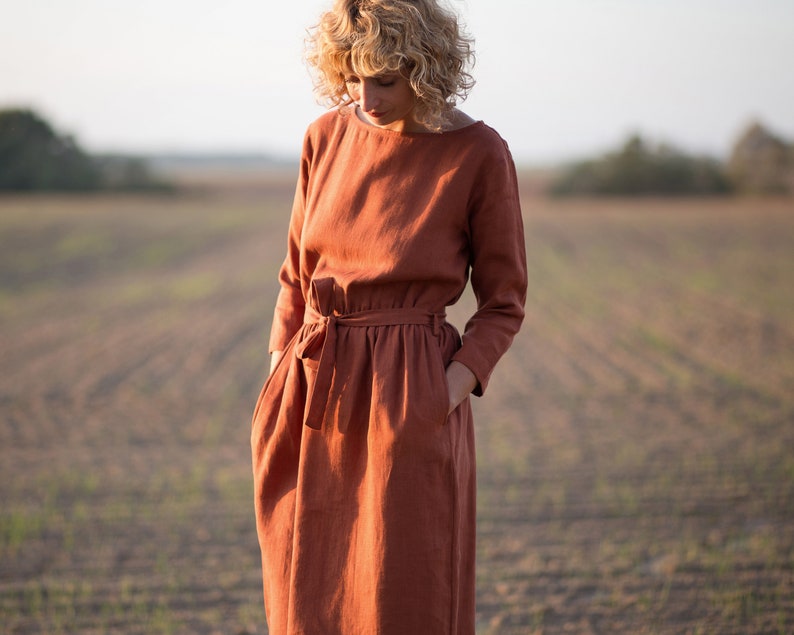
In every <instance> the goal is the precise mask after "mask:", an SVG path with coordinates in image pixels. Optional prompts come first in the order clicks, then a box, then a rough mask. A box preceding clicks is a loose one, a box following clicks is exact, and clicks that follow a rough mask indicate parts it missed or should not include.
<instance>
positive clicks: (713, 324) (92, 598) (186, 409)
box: [0, 181, 794, 635]
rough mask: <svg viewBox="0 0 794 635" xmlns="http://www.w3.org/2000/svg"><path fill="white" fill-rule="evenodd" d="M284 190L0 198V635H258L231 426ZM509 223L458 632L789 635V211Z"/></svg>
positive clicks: (640, 205) (587, 213)
mask: <svg viewBox="0 0 794 635" xmlns="http://www.w3.org/2000/svg"><path fill="white" fill-rule="evenodd" d="M238 185H239V184H238ZM291 190H292V186H291V184H290V183H283V184H282V183H279V182H277V181H273V182H271V183H270V185H268V186H266V187H260V188H253V189H250V188H249V189H244V188H239V187H229V188H225V189H224V190H223V191H205V192H203V193H197V194H193V195H184V196H175V197H172V198H151V197H148V198H147V197H132V196H130V197H28V198H16V197H13V198H8V197H6V198H2V199H0V503H1V504H2V509H1V510H0V632H3V633H14V634H17V633H19V634H23V633H24V634H27V633H48V634H54V633H96V634H99V633H141V634H144V633H145V634H152V633H179V634H182V633H184V634H191V633H197V634H207V635H209V634H215V633H218V634H233V635H242V634H254V633H257V634H264V633H266V628H265V626H264V612H263V610H262V605H261V587H260V585H261V583H260V572H259V556H258V547H257V542H256V536H255V530H254V521H253V504H252V487H251V476H250V454H249V448H248V435H249V431H250V415H251V411H252V409H253V405H254V401H255V399H256V397H257V394H258V391H259V387H260V385H261V382H262V381H263V379H264V376H265V372H266V366H267V360H266V358H267V355H266V341H267V333H268V327H269V318H270V311H271V308H272V303H273V300H274V297H275V292H276V282H275V274H276V271H277V268H278V265H279V263H280V261H281V259H282V255H283V249H284V244H285V243H284V240H285V239H284V236H285V226H286V221H287V215H288V211H289V202H290V198H291ZM527 191H528V192H529V190H527ZM525 213H526V225H527V253H528V260H529V268H530V294H529V300H528V304H527V310H528V314H527V320H526V323H525V327H524V329H523V331H522V332H521V334H520V336H519V337H518V338H517V340H516V343H515V345H514V347H513V349H512V350H511V351H510V353H509V354H508V356H507V357H506V358H505V359H504V360H503V362H502V364H501V365H500V367H499V368H498V369H497V371H496V374H495V376H494V378H493V381H492V383H491V387H490V389H489V393H488V394H487V395H486V396H485V397H484V398H482V399H479V400H476V403H475V408H476V420H477V426H478V428H477V434H478V459H479V490H480V493H479V536H480V537H479V551H478V558H479V559H478V609H477V610H478V625H479V626H478V633H481V634H482V635H512V634H519V633H521V634H525V633H526V634H531V633H537V634H540V633H543V634H551V633H576V634H588V633H598V634H600V633H604V634H615V633H627V634H639V633H720V634H732V633H735V634H737V635H738V634H740V633H741V634H760V633H776V634H782V633H790V632H794V201H792V200H791V199H789V200H784V199H768V200H755V199H737V200H674V201H666V200H665V201H662V200H621V201H618V200H598V201H593V200H570V201H562V202H561V201H549V200H546V199H543V198H538V197H535V196H534V195H530V194H527V196H526V199H525ZM470 302H471V300H470V298H469V299H467V300H466V303H467V304H468V306H462V307H459V308H456V309H455V310H454V311H453V312H452V319H453V321H454V322H456V323H457V324H458V326H462V323H463V321H464V320H465V315H466V311H467V310H468V309H469V308H470ZM406 635H411V634H406Z"/></svg>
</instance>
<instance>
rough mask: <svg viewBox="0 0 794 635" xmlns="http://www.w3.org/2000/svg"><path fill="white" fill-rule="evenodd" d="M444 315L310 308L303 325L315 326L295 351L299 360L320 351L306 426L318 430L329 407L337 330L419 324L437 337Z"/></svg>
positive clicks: (412, 310)
mask: <svg viewBox="0 0 794 635" xmlns="http://www.w3.org/2000/svg"><path fill="white" fill-rule="evenodd" d="M445 317H446V316H445V314H444V313H432V312H430V311H426V310H424V309H418V308H398V309H370V310H367V311H356V312H354V313H345V314H341V315H340V314H335V313H330V314H329V315H323V314H321V313H320V312H319V311H317V310H316V309H314V308H313V307H311V306H307V307H306V311H305V314H304V326H305V325H314V326H317V327H318V328H315V329H313V330H312V331H311V332H310V333H308V334H307V335H306V336H305V337H304V338H302V339H301V340H300V341H299V342H298V345H297V347H296V349H295V354H296V355H297V356H298V357H299V358H300V359H307V358H309V357H311V356H312V355H314V354H315V353H316V352H317V350H318V349H321V350H320V362H319V365H318V366H317V375H316V377H315V380H314V385H313V386H312V387H311V388H310V392H309V394H308V398H307V404H306V409H305V414H304V417H303V423H304V424H305V425H307V426H309V427H310V428H314V429H315V430H319V429H321V427H322V422H323V418H324V417H325V409H326V404H327V402H328V397H329V395H330V392H331V380H332V379H333V374H334V367H335V366H336V328H337V326H346V327H366V326H395V325H404V324H419V325H424V326H429V327H431V328H432V329H433V335H438V332H439V328H440V327H441V326H442V325H443V324H444V321H445Z"/></svg>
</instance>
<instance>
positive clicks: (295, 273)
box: [269, 132, 312, 352]
mask: <svg viewBox="0 0 794 635" xmlns="http://www.w3.org/2000/svg"><path fill="white" fill-rule="evenodd" d="M311 161H312V145H311V141H310V136H309V133H308V132H307V134H306V137H305V139H304V143H303V151H302V153H301V162H300V173H299V176H298V183H297V185H296V187H295V198H294V199H293V204H292V214H291V216H290V224H289V232H288V235H287V256H286V258H285V259H284V262H283V264H282V265H281V269H280V271H279V275H278V279H279V283H280V284H281V290H280V291H279V294H278V299H277V300H276V307H275V310H274V312H273V326H272V328H271V330H270V343H269V350H270V352H273V351H282V350H284V348H285V347H286V346H287V344H288V343H289V341H290V340H291V339H292V337H293V336H294V335H295V333H297V331H298V329H300V327H301V325H302V324H303V313H304V308H305V300H304V297H303V290H302V288H301V279H300V267H301V250H300V244H301V235H302V232H303V221H304V217H305V212H306V196H307V192H308V187H309V174H310V172H311Z"/></svg>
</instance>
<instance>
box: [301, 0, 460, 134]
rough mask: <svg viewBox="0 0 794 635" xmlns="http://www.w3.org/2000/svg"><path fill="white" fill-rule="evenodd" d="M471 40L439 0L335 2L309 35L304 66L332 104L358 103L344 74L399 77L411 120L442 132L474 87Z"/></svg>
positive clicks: (319, 90) (327, 100) (346, 0)
mask: <svg viewBox="0 0 794 635" xmlns="http://www.w3.org/2000/svg"><path fill="white" fill-rule="evenodd" d="M472 44H473V40H472V38H470V37H469V36H468V35H467V34H465V33H464V32H463V31H462V29H461V27H460V25H459V23H458V19H457V16H456V15H455V14H454V13H452V12H451V11H449V10H447V9H445V8H444V7H442V6H440V5H439V3H438V0H336V2H335V4H334V6H333V8H332V9H331V10H330V11H327V12H326V13H323V14H322V15H321V16H320V21H319V24H317V26H315V27H313V28H312V29H310V30H309V37H308V38H307V40H306V61H307V62H308V64H309V65H310V66H311V67H313V68H314V71H315V73H314V82H315V91H316V93H317V94H318V96H319V97H320V98H321V99H323V100H324V101H326V102H327V103H328V105H329V106H345V105H350V104H351V103H353V100H352V99H351V97H350V95H349V94H348V92H347V87H346V84H345V76H346V75H347V74H349V73H350V72H351V71H352V72H353V73H355V74H359V75H362V76H369V77H377V76H379V75H385V74H389V73H395V72H396V73H399V74H400V75H402V76H403V77H405V78H406V79H407V80H408V82H409V83H410V85H411V88H412V89H413V91H414V94H415V95H416V100H417V101H416V107H415V110H414V115H415V117H416V120H417V121H418V122H420V123H422V124H423V125H425V126H426V127H427V128H428V129H430V130H433V131H436V132H439V131H441V130H442V128H443V126H444V124H446V123H447V122H449V121H450V119H451V115H452V110H453V108H454V107H455V104H456V103H457V101H458V99H459V98H460V99H465V98H466V96H467V95H468V93H469V91H470V90H471V88H472V86H473V85H474V79H473V78H472V76H471V75H470V74H469V72H468V69H469V68H470V67H471V65H472V64H473V62H474V51H473V48H472Z"/></svg>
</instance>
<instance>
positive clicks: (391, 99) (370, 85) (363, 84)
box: [345, 73, 425, 132]
mask: <svg viewBox="0 0 794 635" xmlns="http://www.w3.org/2000/svg"><path fill="white" fill-rule="evenodd" d="M345 85H346V86H347V94H348V95H350V98H351V99H352V100H353V101H354V102H355V103H356V105H357V106H358V107H359V109H360V111H361V113H362V114H363V118H364V120H365V121H366V122H367V123H370V124H372V125H373V126H378V127H379V128H387V129H389V130H397V131H400V132H424V131H425V127H424V126H422V125H421V124H419V123H417V121H416V120H415V119H414V107H415V106H416V96H415V95H414V91H413V88H411V84H409V83H408V80H407V79H405V78H404V77H403V76H402V75H400V74H399V73H391V74H388V75H379V76H377V77H362V76H360V75H356V74H355V73H348V74H347V75H345Z"/></svg>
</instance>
